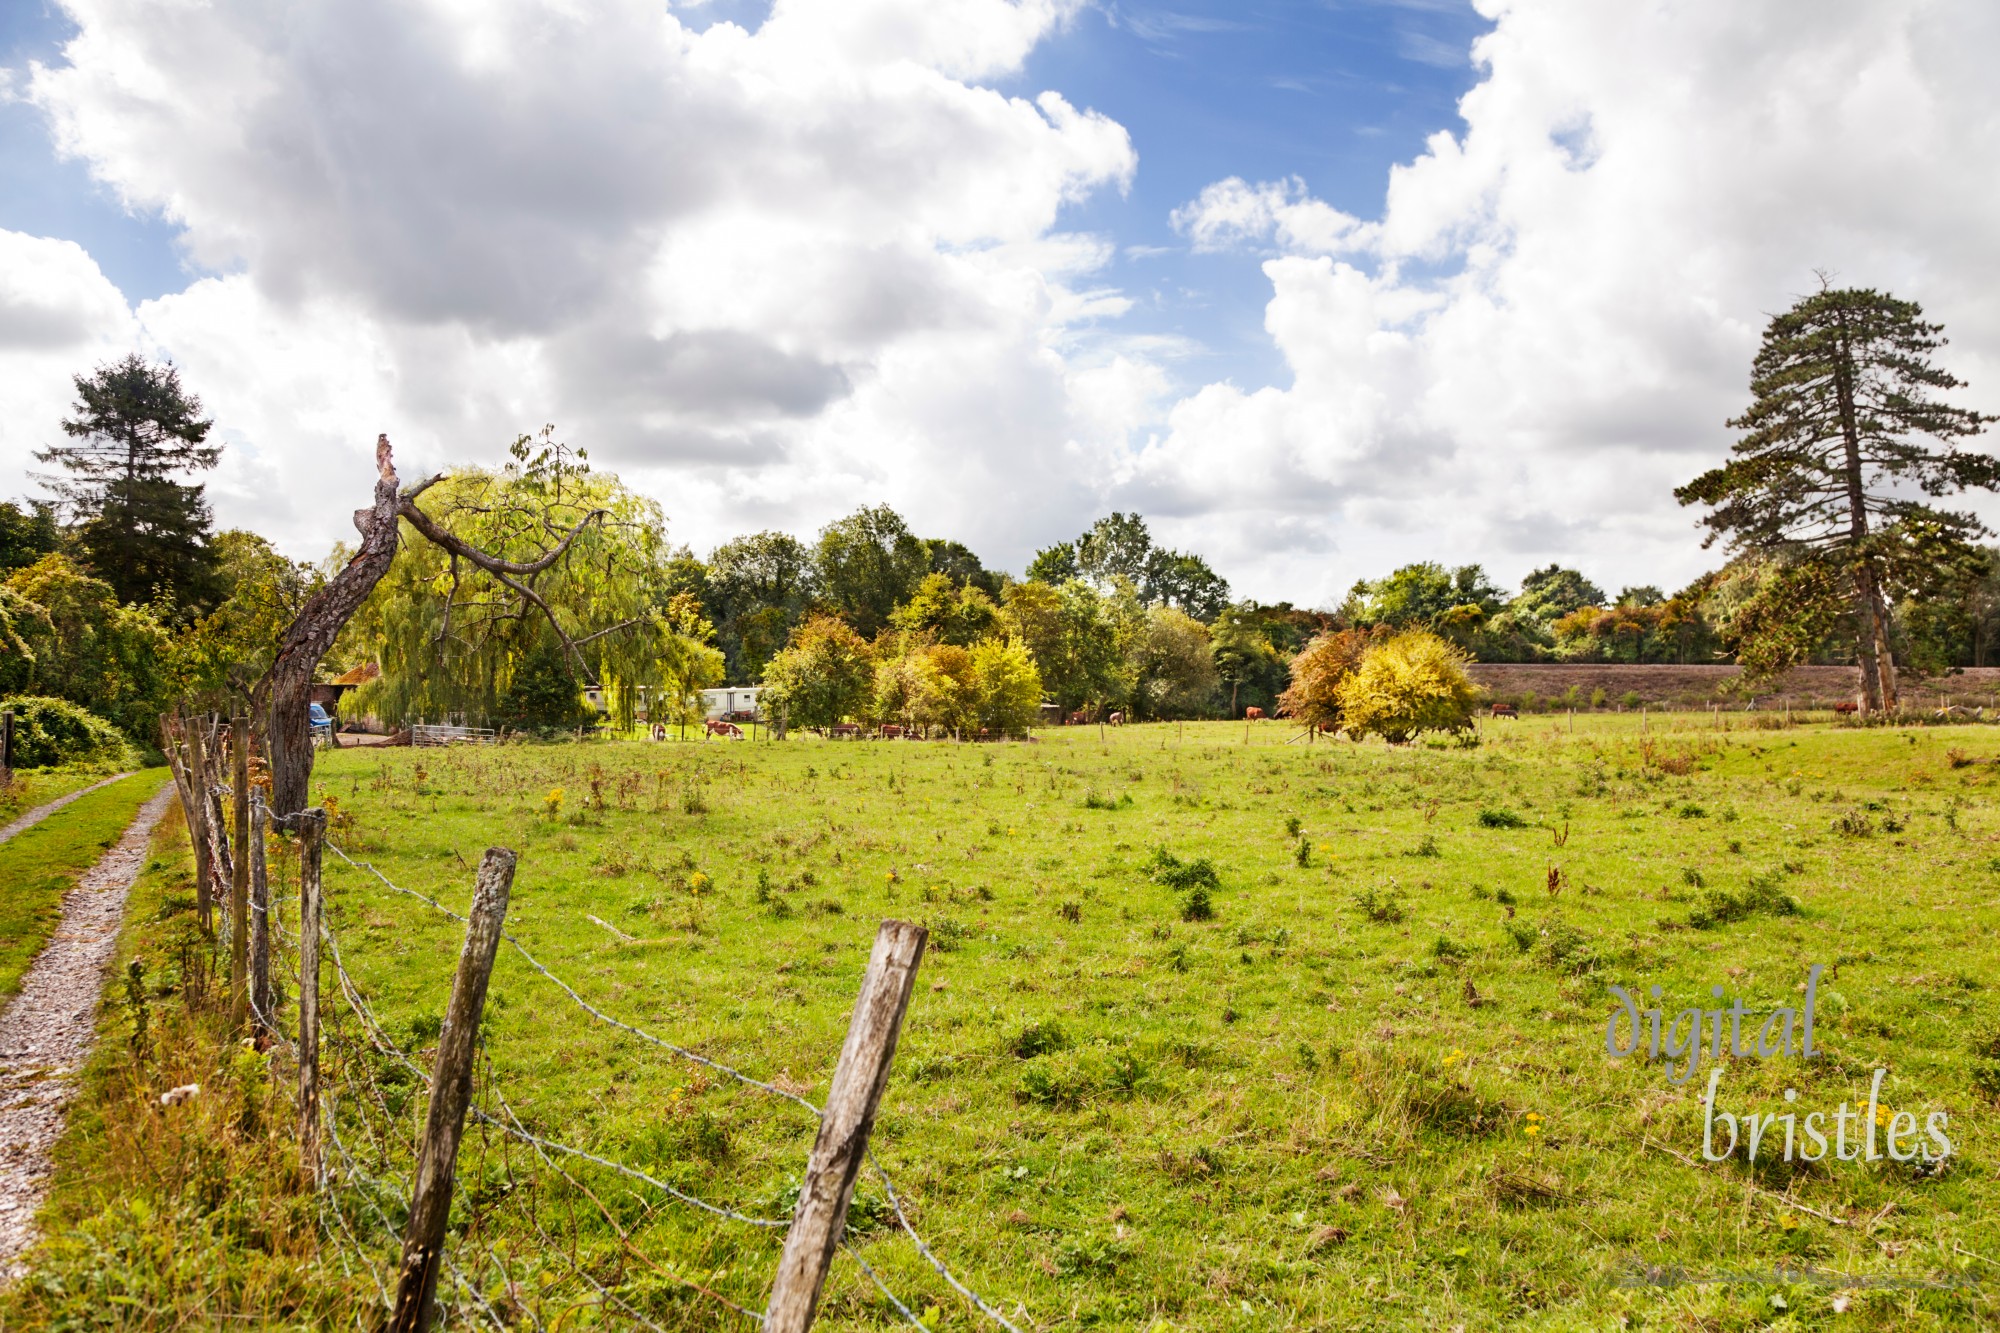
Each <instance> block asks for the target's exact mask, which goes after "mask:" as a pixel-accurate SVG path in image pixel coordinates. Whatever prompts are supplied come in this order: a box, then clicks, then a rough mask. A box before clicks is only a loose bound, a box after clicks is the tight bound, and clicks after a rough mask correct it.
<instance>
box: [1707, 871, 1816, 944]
mask: <svg viewBox="0 0 2000 1333" xmlns="http://www.w3.org/2000/svg"><path fill="white" fill-rule="evenodd" d="M1801 910H1802V909H1801V908H1800V906H1799V900H1798V899H1796V898H1794V897H1792V896H1791V895H1790V894H1788V893H1786V892H1785V891H1784V890H1782V889H1780V888H1779V887H1778V877H1777V876H1776V875H1775V874H1768V875H1756V876H1753V877H1752V878H1751V880H1750V883H1749V884H1748V885H1746V886H1745V887H1744V889H1743V891H1742V892H1741V893H1728V892H1725V891H1724V890H1722V889H1710V890H1708V891H1707V892H1706V893H1704V894H1703V895H1702V897H1701V903H1700V905H1699V906H1697V907H1696V908H1695V909H1694V911H1692V912H1690V913H1688V925H1690V926H1692V927H1693V928H1694V929H1696V930H1708V929H1710V928H1712V927H1715V926H1726V925H1728V924H1729V923H1730V922H1732V921H1744V920H1748V919H1749V918H1750V917H1753V916H1797V915H1799V913H1800V911H1801Z"/></svg>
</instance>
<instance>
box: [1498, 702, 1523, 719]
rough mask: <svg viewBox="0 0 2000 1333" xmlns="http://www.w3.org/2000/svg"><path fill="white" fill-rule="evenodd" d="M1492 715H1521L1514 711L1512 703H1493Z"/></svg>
mask: <svg viewBox="0 0 2000 1333" xmlns="http://www.w3.org/2000/svg"><path fill="white" fill-rule="evenodd" d="M1493 716H1495V717H1511V718H1519V717H1520V716H1521V715H1520V714H1519V713H1517V712H1515V711H1514V705H1512V704H1494V705H1493Z"/></svg>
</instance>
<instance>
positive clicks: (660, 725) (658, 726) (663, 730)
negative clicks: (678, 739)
mask: <svg viewBox="0 0 2000 1333" xmlns="http://www.w3.org/2000/svg"><path fill="white" fill-rule="evenodd" d="M650 734H651V735H652V738H653V739H654V740H656V741H663V740H665V739H666V738H667V724H666V723H664V722H655V723H654V724H653V730H652V732H651V733H650Z"/></svg>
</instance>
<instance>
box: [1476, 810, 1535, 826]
mask: <svg viewBox="0 0 2000 1333" xmlns="http://www.w3.org/2000/svg"><path fill="white" fill-rule="evenodd" d="M1479 827H1481V828H1526V827H1528V821H1527V820H1525V819H1523V818H1521V817H1520V816H1519V815H1517V814H1515V813H1514V812H1513V811H1512V810H1481V811H1480V812H1479Z"/></svg>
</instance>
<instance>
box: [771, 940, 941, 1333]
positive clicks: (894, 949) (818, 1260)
mask: <svg viewBox="0 0 2000 1333" xmlns="http://www.w3.org/2000/svg"><path fill="white" fill-rule="evenodd" d="M925 938H926V935H925V931H924V928H923V927H922V926H919V925H917V924H916V923H914V922H910V921H884V922H883V923H882V928H881V930H879V931H877V932H876V934H875V951H874V952H873V953H872V954H870V955H869V958H868V971H867V974H866V975H864V976H863V977H862V978H861V994H860V995H859V996H858V997H857V998H856V999H855V1001H854V1017H853V1018H852V1019H851V1020H849V1022H848V1027H847V1043H846V1045H844V1046H842V1047H841V1048H840V1063H839V1064H838V1065H837V1066H835V1067H834V1071H833V1087H832V1089H831V1090H830V1091H829V1092H828V1093H827V1098H826V1110H825V1112H824V1113H822V1114H821V1116H820V1120H819V1137H818V1138H817V1139H816V1140H814V1142H813V1150H812V1157H811V1159H810V1160H809V1161H808V1162H807V1165H806V1179H805V1183H804V1184H803V1185H801V1186H800V1187H799V1206H798V1209H797V1211H795V1212H794V1213H793V1214H792V1229H791V1230H790V1231H789V1232H787V1233H786V1234H785V1252H784V1254H783V1256H782V1257H780V1258H779V1260H778V1276H777V1280H776V1281H775V1282H773V1283H772V1284H771V1303H770V1305H769V1306H768V1307H767V1308H766V1309H765V1312H764V1328H765V1331H766V1333H804V1331H805V1330H806V1329H808V1328H811V1327H812V1321H813V1311H814V1310H815V1309H816V1308H817V1307H818V1305H819V1293H820V1288H821V1287H822V1286H824V1285H825V1283H826V1270H827V1266H828V1265H829V1264H831V1263H832V1262H833V1251H834V1248H835V1247H836V1246H837V1245H839V1244H840V1237H841V1233H842V1232H843V1231H845V1230H846V1228H847V1204H848V1201H849V1200H850V1199H852V1198H853V1197H854V1179H855V1177H856V1176H857V1175H858V1174H860V1171H861V1162H862V1159H863V1157H865V1156H866V1154H867V1152H868V1131H869V1130H871V1129H872V1128H874V1125H875V1107H876V1105H877V1104H878V1103H879V1102H880V1101H881V1100H882V1089H883V1087H884V1085H886V1084H887V1083H888V1081H889V1062H890V1061H891V1060H892V1059H894V1058H895V1055H896V1036H897V1034H898V1033H899V1032H900V1031H901V1030H902V1026H903V1011H904V1010H905V1009H907V1008H909V1005H910V990H911V988H912V987H913V986H915V984H916V980H917V962H918V960H919V959H921V958H922V957H923V956H924V940H925Z"/></svg>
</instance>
